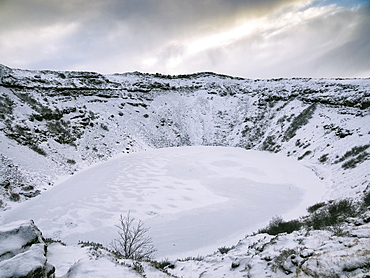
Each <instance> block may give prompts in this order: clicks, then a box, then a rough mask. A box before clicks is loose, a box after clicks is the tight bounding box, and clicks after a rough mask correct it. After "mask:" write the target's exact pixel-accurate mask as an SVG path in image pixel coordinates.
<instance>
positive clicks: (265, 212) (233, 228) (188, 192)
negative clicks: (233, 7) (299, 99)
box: [2, 147, 325, 258]
mask: <svg viewBox="0 0 370 278" xmlns="http://www.w3.org/2000/svg"><path fill="white" fill-rule="evenodd" d="M324 190H325V187H324V184H323V183H321V182H320V180H319V179H318V178H317V177H316V176H315V175H314V174H313V173H312V172H311V171H310V170H309V169H307V168H305V167H303V166H302V165H300V164H299V163H298V162H297V161H296V160H293V159H290V158H286V157H283V156H280V155H276V154H271V153H267V152H258V151H246V150H244V149H241V148H231V147H181V148H167V149H157V150H149V151H146V152H140V153H133V154H122V155H119V156H117V157H115V158H113V159H111V160H109V161H107V162H103V163H99V164H97V165H94V166H92V167H89V168H87V169H85V170H83V171H81V172H79V173H77V174H75V175H74V176H72V177H70V178H69V179H68V180H66V181H64V182H62V183H60V184H58V185H56V186H54V187H53V188H52V189H50V190H48V191H46V192H44V193H43V194H42V195H41V196H38V197H36V198H34V199H32V200H30V201H28V202H25V203H23V204H20V205H19V206H18V207H17V208H15V209H13V210H11V211H8V212H5V213H3V215H2V216H3V222H4V223H7V222H11V221H13V220H19V219H25V220H28V219H33V220H34V221H35V223H36V225H37V226H38V227H39V228H40V229H41V230H42V232H43V234H44V236H45V237H51V238H54V239H61V240H62V241H64V242H66V243H69V244H75V243H77V242H78V241H79V240H83V241H87V240H90V241H96V242H100V243H102V244H105V245H108V244H109V242H110V241H111V240H112V239H113V238H116V237H117V229H116V227H115V225H116V224H118V220H119V215H120V214H123V215H125V214H126V213H127V212H128V211H131V214H132V216H134V217H135V218H138V219H141V220H143V221H144V222H145V225H146V226H147V227H150V235H151V236H152V237H153V240H154V243H155V245H156V248H157V249H158V252H157V253H156V257H157V258H164V257H168V258H177V257H184V256H190V255H191V256H197V255H198V254H203V255H204V254H206V253H212V252H213V251H215V250H217V248H218V247H222V246H225V245H226V246H228V245H233V244H236V243H237V241H238V239H241V238H243V237H244V236H245V235H246V234H248V233H251V232H253V231H256V230H257V229H258V228H261V227H263V226H265V225H266V224H267V223H268V222H269V220H270V219H271V218H272V217H273V216H276V215H281V216H283V217H284V218H285V219H289V218H293V217H298V216H300V215H303V214H305V212H306V208H307V207H308V206H309V205H312V204H313V203H315V202H318V201H320V200H321V197H322V195H323V193H324Z"/></svg>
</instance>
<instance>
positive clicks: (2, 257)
mask: <svg viewBox="0 0 370 278" xmlns="http://www.w3.org/2000/svg"><path fill="white" fill-rule="evenodd" d="M46 252H47V246H46V244H45V242H44V239H43V237H42V234H41V232H40V230H39V229H38V228H37V227H36V225H35V224H34V223H33V221H32V220H31V221H29V222H24V221H21V222H20V221H17V222H12V223H9V224H6V225H4V226H1V227H0V270H1V271H0V278H10V277H27V278H32V277H35V278H36V277H37V278H53V277H54V272H55V268H54V267H53V266H51V265H50V264H48V263H47V258H46Z"/></svg>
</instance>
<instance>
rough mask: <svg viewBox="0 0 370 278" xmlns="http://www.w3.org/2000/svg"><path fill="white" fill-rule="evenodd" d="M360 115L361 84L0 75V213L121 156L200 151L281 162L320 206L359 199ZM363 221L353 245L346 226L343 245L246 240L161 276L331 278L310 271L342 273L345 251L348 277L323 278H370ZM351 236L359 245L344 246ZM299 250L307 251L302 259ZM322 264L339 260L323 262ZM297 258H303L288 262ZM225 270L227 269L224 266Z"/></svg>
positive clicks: (295, 238) (363, 123)
mask: <svg viewBox="0 0 370 278" xmlns="http://www.w3.org/2000/svg"><path fill="white" fill-rule="evenodd" d="M369 107H370V79H307V78H296V79H271V80H250V79H243V78H235V77H230V76H224V75H218V74H214V73H197V74H191V75H182V76H165V75H161V74H154V75H153V74H142V73H138V72H134V73H126V74H113V75H101V74H97V73H90V72H52V71H27V70H17V69H10V68H7V67H5V66H0V198H1V199H0V209H2V210H10V212H11V208H12V207H17V206H19V204H18V202H22V201H24V200H26V199H29V198H32V197H34V196H37V195H39V194H40V193H42V191H43V190H44V189H48V188H50V187H52V186H53V184H55V183H58V182H60V180H59V181H58V178H63V176H65V175H71V174H73V173H76V172H77V171H79V170H81V169H84V168H86V167H87V166H89V165H91V164H94V163H96V162H99V161H103V160H107V159H109V158H110V157H113V156H114V155H116V154H119V153H132V152H138V151H144V150H150V149H153V148H154V149H157V148H166V147H175V146H200V145H202V146H229V147H240V148H245V149H250V150H262V151H269V152H274V153H279V154H280V155H283V156H288V157H290V158H292V159H296V160H297V161H298V162H299V163H301V164H302V165H304V166H306V167H307V168H309V169H310V170H312V171H313V172H314V173H315V174H316V176H318V177H319V178H320V179H321V180H322V182H323V183H324V184H325V188H326V192H325V193H324V199H326V200H329V199H337V198H343V197H354V198H357V199H359V198H362V193H363V192H368V191H369V188H370V186H369V174H370V173H369V169H370V159H369V158H370V154H369V153H370V151H369V150H370V149H369V148H370V124H369V123H370V108H369ZM7 213H8V212H7ZM0 217H2V216H1V214H0ZM366 217H367V216H364V217H363V219H365V220H366V221H367V220H369V219H368V218H366ZM365 220H361V219H360V220H356V221H358V223H360V224H359V225H360V228H358V229H359V230H361V231H362V232H361V233H360V235H358V234H357V232H356V228H355V224H353V225H352V224H351V223H350V224H346V225H345V227H344V228H343V227H342V228H341V231H343V230H346V229H347V231H346V232H345V233H347V234H346V237H343V236H344V235H343V234H341V236H342V237H341V238H338V237H339V233H338V232H328V231H317V232H315V233H313V232H310V233H309V232H305V231H298V232H295V233H294V234H292V235H287V236H286V237H284V235H283V236H278V237H276V238H275V237H272V238H271V237H266V236H265V237H263V236H260V235H255V236H252V237H247V238H246V239H244V240H242V241H241V242H240V244H239V245H237V246H236V248H233V249H232V251H230V253H226V254H221V255H220V254H218V253H217V254H214V255H212V256H209V257H207V258H206V259H205V260H201V261H200V262H198V261H197V260H189V261H188V262H177V263H176V264H175V266H174V267H175V268H174V270H173V271H172V272H171V273H172V274H174V275H179V276H184V277H192V276H191V275H188V274H189V273H191V272H192V271H193V270H194V273H197V274H196V277H198V276H200V275H203V276H207V275H208V277H215V276H212V275H213V274H212V273H214V274H215V275H216V277H219V276H222V275H231V274H230V273H231V272H230V271H232V270H233V269H236V270H237V272H233V273H234V274H233V275H234V276H236V277H239V276H240V277H242V276H243V275H249V276H250V277H253V275H255V277H262V276H263V275H265V276H268V275H270V276H271V275H275V277H280V275H286V273H290V276H291V277H293V276H294V275H296V276H294V277H310V276H314V277H315V276H322V273H323V271H325V270H328V269H329V268H328V267H325V266H320V267H318V266H316V267H313V266H314V264H315V263H316V261H317V260H321V259H325V260H326V262H327V264H328V265H330V264H332V265H333V267H334V266H335V265H336V264H338V265H341V260H342V257H343V256H342V253H341V252H346V248H347V249H348V248H349V249H348V250H347V251H348V252H349V253H350V252H354V253H356V252H357V251H358V252H357V253H359V252H360V253H361V252H362V253H363V255H360V256H358V258H357V257H356V256H352V257H353V258H354V260H355V261H353V260H352V261H351V263H352V264H353V265H355V266H348V267H347V266H346V267H344V268H343V267H342V268H340V267H339V266H338V267H337V268H336V269H333V270H330V271H332V273H335V274H336V275H337V274H338V273H340V275H342V274H343V273H344V272H345V271H347V270H348V269H355V270H356V271H357V272H356V273H355V272H351V275H352V277H357V276H356V275H357V274H358V275H362V274H363V273H365V272H366V271H367V269H368V267H367V265H366V260H367V261H368V253H367V252H366V250H369V248H367V247H368V246H369V235H368V234H367V232H366V231H368V224H364V223H365V222H366V221H365ZM361 221H362V222H361ZM364 221H365V222H364ZM356 223H357V222H356ZM355 236H357V237H359V238H361V239H360V240H358V241H356V242H352V241H351V240H352V239H351V238H353V237H355ZM236 240H238V239H236ZM305 241H307V242H305ZM312 241H313V242H312ZM284 242H285V243H288V244H289V248H288V249H289V250H288V249H287V248H285V246H284ZM259 245H261V246H262V247H261V248H260V247H259ZM240 246H244V247H245V248H246V249H243V248H244V247H242V248H239V247H240ZM267 247H268V248H267ZM352 247H354V248H352ZM351 248H352V249H351ZM356 248H357V249H356ZM306 249H310V250H314V251H312V253H310V254H308V255H307V254H306V253H304V254H303V253H302V254H301V253H300V252H301V251H304V250H306ZM286 250H288V251H286ZM291 250H294V252H293V251H291ZM364 250H365V251H364ZM285 251H286V252H285ZM284 252H285V253H284ZM292 252H293V253H292ZM305 252H306V251H305ZM332 252H334V253H332ZM335 252H337V253H335ZM362 253H361V254H362ZM279 254H280V255H281V256H279ZM327 254H330V255H333V256H334V257H335V258H337V261H335V260H332V261H330V259H329V257H330V256H329V255H327ZM194 255H195V256H196V255H197V254H194ZM293 255H294V256H295V257H294V258H293ZM306 255H307V256H306ZM325 256H329V257H325ZM282 257H283V259H282ZM324 257H325V258H324ZM278 258H280V259H281V260H283V261H282V262H280V261H279V262H278V264H277V265H278V266H279V267H278V268H279V269H280V270H279V271H280V272H279V271H276V267H275V266H274V264H272V263H271V261H272V262H274V263H276V260H277V259H278ZM295 258H303V259H302V260H301V261H299V262H298V261H297V262H296V259H295ZM311 258H312V260H311ZM275 259H276V260H275ZM310 260H311V261H310ZM315 260H316V261H315ZM363 260H365V262H363ZM234 261H237V263H236V264H234V265H233V264H232V265H231V268H230V263H229V262H232V263H234ZM225 262H227V263H225ZM333 262H334V263H333ZM56 263H58V264H63V262H58V261H56ZM284 263H286V264H290V265H286V266H284ZM100 264H101V265H107V264H108V263H107V262H105V261H100ZM144 266H145V265H144ZM239 266H242V267H240V268H239ZM89 267H90V268H91V267H93V266H92V264H91V263H88V262H86V261H81V262H80V263H79V264H78V265H77V266H76V267H75V268H74V270H73V271H74V272H73V271H72V272H71V275H72V276H73V275H74V274H72V273H77V274H76V275H79V274H81V273H82V272H79V270H81V269H86V268H87V269H88V268H89ZM94 267H95V266H94ZM194 267H196V268H197V270H195V269H194ZM284 267H285V268H286V269H284ZM351 267H352V268H351ZM148 268H150V266H148ZM146 269H147V268H146ZM267 269H268V270H267ZM212 270H213V271H212ZM216 270H218V271H216ZM186 271H188V272H186ZM343 271H344V272H343ZM87 272H88V271H87ZM277 272H279V275H277ZM202 273H203V274H202ZM236 273H237V274H236ZM297 273H298V274H299V273H300V274H299V275H298V274H297ZM261 275H262V276H261ZM305 275H306V276H305ZM333 275H334V274H333ZM338 275H339V274H338ZM343 275H349V274H348V273H347V272H346V273H345V274H343ZM351 275H350V276H351ZM72 276H71V277H72ZM328 277H330V275H329V276H328ZM358 277H361V276H358Z"/></svg>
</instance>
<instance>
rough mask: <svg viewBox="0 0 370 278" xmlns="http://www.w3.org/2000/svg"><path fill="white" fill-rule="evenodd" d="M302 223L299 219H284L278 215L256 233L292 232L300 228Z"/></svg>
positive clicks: (275, 233)
mask: <svg viewBox="0 0 370 278" xmlns="http://www.w3.org/2000/svg"><path fill="white" fill-rule="evenodd" d="M301 226H302V223H301V222H300V221H299V220H290V221H287V222H286V221H284V220H283V218H281V217H280V216H276V217H274V218H272V219H271V221H270V223H269V225H268V226H267V227H266V228H264V229H260V230H258V233H267V234H269V235H277V234H280V233H288V234H290V233H292V232H294V231H297V230H299V229H300V228H301Z"/></svg>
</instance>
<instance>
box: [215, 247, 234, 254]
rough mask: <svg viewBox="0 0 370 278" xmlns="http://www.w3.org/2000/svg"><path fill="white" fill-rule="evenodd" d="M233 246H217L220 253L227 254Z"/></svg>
mask: <svg viewBox="0 0 370 278" xmlns="http://www.w3.org/2000/svg"><path fill="white" fill-rule="evenodd" d="M234 248H235V246H231V247H226V246H224V247H220V248H218V251H219V252H220V253H221V254H227V253H229V251H230V250H232V249H234Z"/></svg>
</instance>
